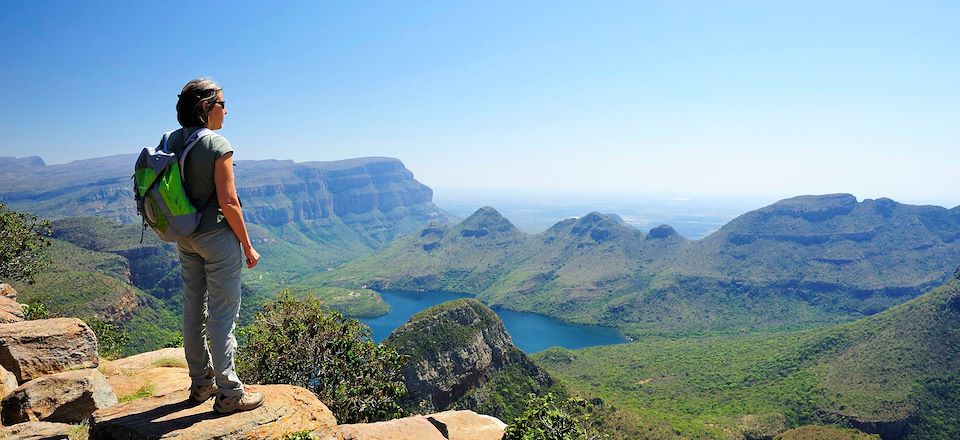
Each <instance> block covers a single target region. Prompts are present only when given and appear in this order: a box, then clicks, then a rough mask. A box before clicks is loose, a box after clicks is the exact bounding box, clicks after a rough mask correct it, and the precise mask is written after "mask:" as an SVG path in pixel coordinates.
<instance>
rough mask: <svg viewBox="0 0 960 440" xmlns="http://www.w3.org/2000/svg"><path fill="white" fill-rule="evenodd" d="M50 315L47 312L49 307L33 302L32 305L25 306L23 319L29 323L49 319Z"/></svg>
mask: <svg viewBox="0 0 960 440" xmlns="http://www.w3.org/2000/svg"><path fill="white" fill-rule="evenodd" d="M47 316H49V313H48V312H47V306H45V305H43V303H42V302H33V303H30V304H24V305H23V319H26V320H27V321H33V320H35V319H47Z"/></svg>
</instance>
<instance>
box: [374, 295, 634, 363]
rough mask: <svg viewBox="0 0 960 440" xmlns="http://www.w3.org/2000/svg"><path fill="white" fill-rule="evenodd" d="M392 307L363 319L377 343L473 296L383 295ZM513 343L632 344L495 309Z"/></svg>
mask: <svg viewBox="0 0 960 440" xmlns="http://www.w3.org/2000/svg"><path fill="white" fill-rule="evenodd" d="M380 296H382V297H383V300H384V301H386V302H387V304H390V313H388V314H386V315H384V316H380V317H377V318H362V319H360V321H361V322H363V323H364V324H367V325H369V326H370V328H371V329H372V330H373V340H374V341H377V342H380V341H382V340H383V339H385V338H386V337H387V336H389V335H390V332H392V331H393V330H395V329H396V328H397V327H400V326H401V325H403V324H405V323H406V322H407V321H408V320H409V319H410V317H411V316H413V315H415V314H417V312H420V311H421V310H423V309H426V308H428V307H432V306H435V305H437V304H440V303H444V302H447V301H452V300H455V299H459V298H471V297H472V296H471V295H466V294H462V293H451V292H398V291H391V290H385V291H382V292H380ZM494 311H495V312H496V313H497V315H498V316H500V319H501V320H503V325H504V327H506V328H507V332H508V333H510V337H511V338H512V339H513V343H514V344H515V345H516V346H517V347H519V348H520V349H521V350H523V351H524V352H527V353H536V352H538V351H543V350H546V349H547V348H550V347H553V346H560V347H564V348H569V349H577V348H583V347H592V346H595V345H610V344H619V343H623V342H628V340H627V338H626V337H624V336H623V334H622V333H620V331H619V330H617V329H614V328H610V327H601V326H597V325H577V324H569V323H566V322H563V321H560V320H558V319H555V318H551V317H549V316H544V315H540V314H536V313H526V312H515V311H512V310H505V309H495V310H494Z"/></svg>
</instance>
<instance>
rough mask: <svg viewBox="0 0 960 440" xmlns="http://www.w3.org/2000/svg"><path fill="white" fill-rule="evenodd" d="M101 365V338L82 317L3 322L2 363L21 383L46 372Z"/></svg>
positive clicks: (0, 338)
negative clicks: (99, 357) (98, 341)
mask: <svg viewBox="0 0 960 440" xmlns="http://www.w3.org/2000/svg"><path fill="white" fill-rule="evenodd" d="M97 365H99V359H98V358H97V337H96V335H94V333H93V331H92V330H90V328H89V327H87V325H86V324H84V323H83V321H81V320H79V319H76V318H55V319H42V320H35V321H23V322H16V323H12V324H0V366H3V368H5V369H7V371H10V372H12V373H13V374H14V375H15V376H16V377H17V381H18V382H19V383H21V384H22V383H24V382H27V381H29V380H32V379H35V378H38V377H40V376H43V375H47V374H54V373H60V372H63V371H67V370H74V369H78V368H96V367H97Z"/></svg>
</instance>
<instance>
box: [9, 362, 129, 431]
mask: <svg viewBox="0 0 960 440" xmlns="http://www.w3.org/2000/svg"><path fill="white" fill-rule="evenodd" d="M116 403H117V396H115V395H114V394H113V390H112V389H110V384H108V383H107V380H106V379H105V378H104V377H103V374H100V372H99V371H97V370H95V369H89V370H77V371H66V372H63V373H56V374H51V375H48V376H43V377H41V378H39V379H34V380H31V381H29V382H27V383H25V384H23V385H21V386H20V387H19V388H17V389H15V390H13V393H11V394H10V395H9V396H7V397H6V398H5V399H3V407H2V410H0V417H2V419H3V424H4V425H11V424H14V423H22V422H29V421H48V422H66V423H81V422H83V421H85V420H87V418H89V417H90V414H93V412H94V411H96V410H98V409H101V408H106V407H109V406H111V405H116Z"/></svg>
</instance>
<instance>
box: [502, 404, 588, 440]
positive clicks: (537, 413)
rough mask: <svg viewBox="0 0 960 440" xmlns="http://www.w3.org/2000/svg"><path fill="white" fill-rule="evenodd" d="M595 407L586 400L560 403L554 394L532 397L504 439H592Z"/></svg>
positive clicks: (509, 427)
mask: <svg viewBox="0 0 960 440" xmlns="http://www.w3.org/2000/svg"><path fill="white" fill-rule="evenodd" d="M592 413H593V404H592V403H590V402H587V401H586V400H583V399H575V398H570V399H567V400H565V401H558V400H557V398H556V397H555V396H554V395H553V393H549V394H547V395H545V396H543V397H538V396H536V395H533V394H530V395H529V396H528V399H527V409H526V410H525V411H524V412H523V414H521V415H520V416H519V417H517V418H516V419H514V420H513V422H512V423H510V425H509V426H507V429H506V432H505V433H504V436H503V440H592V439H598V438H604V437H602V436H601V434H599V433H597V432H596V426H595V423H594V422H595V421H594V420H593V414H592Z"/></svg>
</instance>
